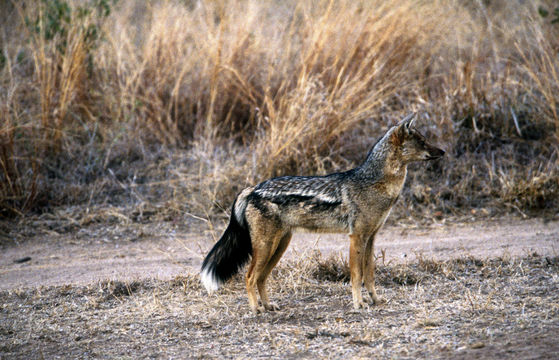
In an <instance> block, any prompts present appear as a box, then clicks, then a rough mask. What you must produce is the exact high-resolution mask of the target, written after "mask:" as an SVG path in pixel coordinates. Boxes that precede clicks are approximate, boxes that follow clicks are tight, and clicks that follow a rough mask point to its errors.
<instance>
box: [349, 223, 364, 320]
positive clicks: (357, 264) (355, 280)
mask: <svg viewBox="0 0 559 360" xmlns="http://www.w3.org/2000/svg"><path fill="white" fill-rule="evenodd" d="M362 264H363V237H362V236H360V235H356V234H351V235H349V269H350V272H351V293H352V295H353V308H354V309H356V310H357V309H360V308H363V307H365V304H364V303H363V296H362V295H361V284H362V278H363V270H362V269H363V268H362Z"/></svg>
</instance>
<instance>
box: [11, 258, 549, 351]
mask: <svg viewBox="0 0 559 360" xmlns="http://www.w3.org/2000/svg"><path fill="white" fill-rule="evenodd" d="M332 269H338V270H334V271H332ZM339 269H341V273H345V272H347V264H345V263H344V262H343V261H340V260H338V259H322V258H321V257H320V256H315V257H312V258H311V260H308V259H307V260H304V261H300V262H295V263H287V264H284V265H280V267H279V268H278V269H277V270H276V271H275V276H274V277H273V280H272V281H271V284H270V285H271V291H272V293H273V295H274V298H275V299H276V300H278V302H279V304H280V305H281V306H282V310H280V311H279V312H273V313H265V314H262V315H258V316H254V315H252V314H250V313H248V305H247V300H246V294H245V291H244V287H243V285H242V284H243V282H242V281H232V282H230V283H229V284H228V285H227V286H226V287H224V288H223V289H222V290H220V291H219V294H217V295H214V296H210V297H208V296H207V295H206V293H205V291H203V289H201V286H200V284H199V280H198V278H197V277H195V276H186V277H178V278H176V279H174V280H172V281H168V282H162V281H142V282H131V283H124V282H111V281H105V282H101V283H98V284H92V285H90V286H87V287H77V286H59V287H48V288H39V289H33V290H25V289H21V290H11V291H5V292H2V293H0V299H1V303H2V307H1V309H0V316H1V319H2V321H1V322H0V339H1V341H0V343H1V345H0V356H3V357H4V356H6V357H9V358H37V357H46V358H55V357H58V356H62V357H78V358H82V357H102V358H114V357H133V358H148V357H161V356H164V357H189V358H201V357H212V358H214V357H227V358H246V357H273V358H286V357H288V358H293V357H297V358H300V357H303V358H317V357H328V358H348V357H349V358H358V357H370V356H373V357H383V358H384V357H389V358H392V357H398V358H433V357H444V358H471V357H475V358H494V357H496V356H497V357H503V356H505V357H514V358H525V357H537V358H552V357H554V356H556V354H557V350H558V347H557V342H556V333H557V330H558V328H559V321H558V319H559V307H558V306H557V304H558V303H559V298H558V294H559V282H558V279H559V277H558V274H559V273H558V271H559V259H557V258H556V257H543V256H539V255H536V254H534V255H531V256H528V257H525V258H520V259H494V260H478V259H474V258H463V259H456V260H449V261H445V262H438V261H434V260H429V259H424V258H420V259H419V260H418V261H416V262H412V263H408V264H398V265H382V264H381V266H380V267H379V273H380V277H379V280H378V282H379V283H380V284H379V285H380V286H379V287H380V290H381V292H382V296H383V297H384V298H385V299H386V300H387V302H386V304H384V305H382V306H378V307H371V308H370V309H368V310H363V311H357V312H356V311H353V310H352V309H351V295H350V289H349V284H347V283H346V282H344V277H343V276H342V277H337V276H336V277H334V278H332V277H331V276H332V274H333V273H334V274H337V273H338V272H339ZM326 279H332V280H333V281H330V280H326ZM402 279H408V280H406V281H402ZM409 279H413V281H409ZM238 280H240V279H238Z"/></svg>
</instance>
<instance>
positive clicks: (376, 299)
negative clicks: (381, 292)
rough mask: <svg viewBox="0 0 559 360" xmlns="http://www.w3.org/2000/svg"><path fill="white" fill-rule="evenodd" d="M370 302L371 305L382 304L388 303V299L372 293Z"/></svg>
mask: <svg viewBox="0 0 559 360" xmlns="http://www.w3.org/2000/svg"><path fill="white" fill-rule="evenodd" d="M368 303H369V304H371V305H381V304H384V303H386V300H384V299H383V298H381V297H379V296H373V295H371V296H370V297H369V300H368Z"/></svg>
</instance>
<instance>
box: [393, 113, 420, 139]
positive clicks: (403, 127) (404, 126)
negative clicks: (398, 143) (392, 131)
mask: <svg viewBox="0 0 559 360" xmlns="http://www.w3.org/2000/svg"><path fill="white" fill-rule="evenodd" d="M416 114H417V113H415V112H413V113H411V114H409V115H408V116H406V117H405V118H404V119H403V120H402V121H400V123H399V124H398V131H397V133H398V136H399V137H400V138H401V139H403V138H404V136H405V135H406V133H407V132H408V130H409V129H410V128H411V127H412V126H413V123H414V122H415V115H416Z"/></svg>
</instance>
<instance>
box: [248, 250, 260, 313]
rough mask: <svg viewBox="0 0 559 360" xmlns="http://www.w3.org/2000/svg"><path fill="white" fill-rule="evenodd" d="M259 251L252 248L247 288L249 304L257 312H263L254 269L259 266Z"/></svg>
mask: <svg viewBox="0 0 559 360" xmlns="http://www.w3.org/2000/svg"><path fill="white" fill-rule="evenodd" d="M258 256H259V254H258V252H257V251H256V250H255V249H253V250H252V261H251V262H250V266H249V268H248V271H247V275H246V288H247V294H248V304H249V306H250V310H251V311H252V312H253V313H255V314H257V313H259V312H262V308H259V307H258V298H257V297H256V286H255V285H256V278H255V276H254V269H255V268H256V266H257V263H258V259H259V257H258Z"/></svg>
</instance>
